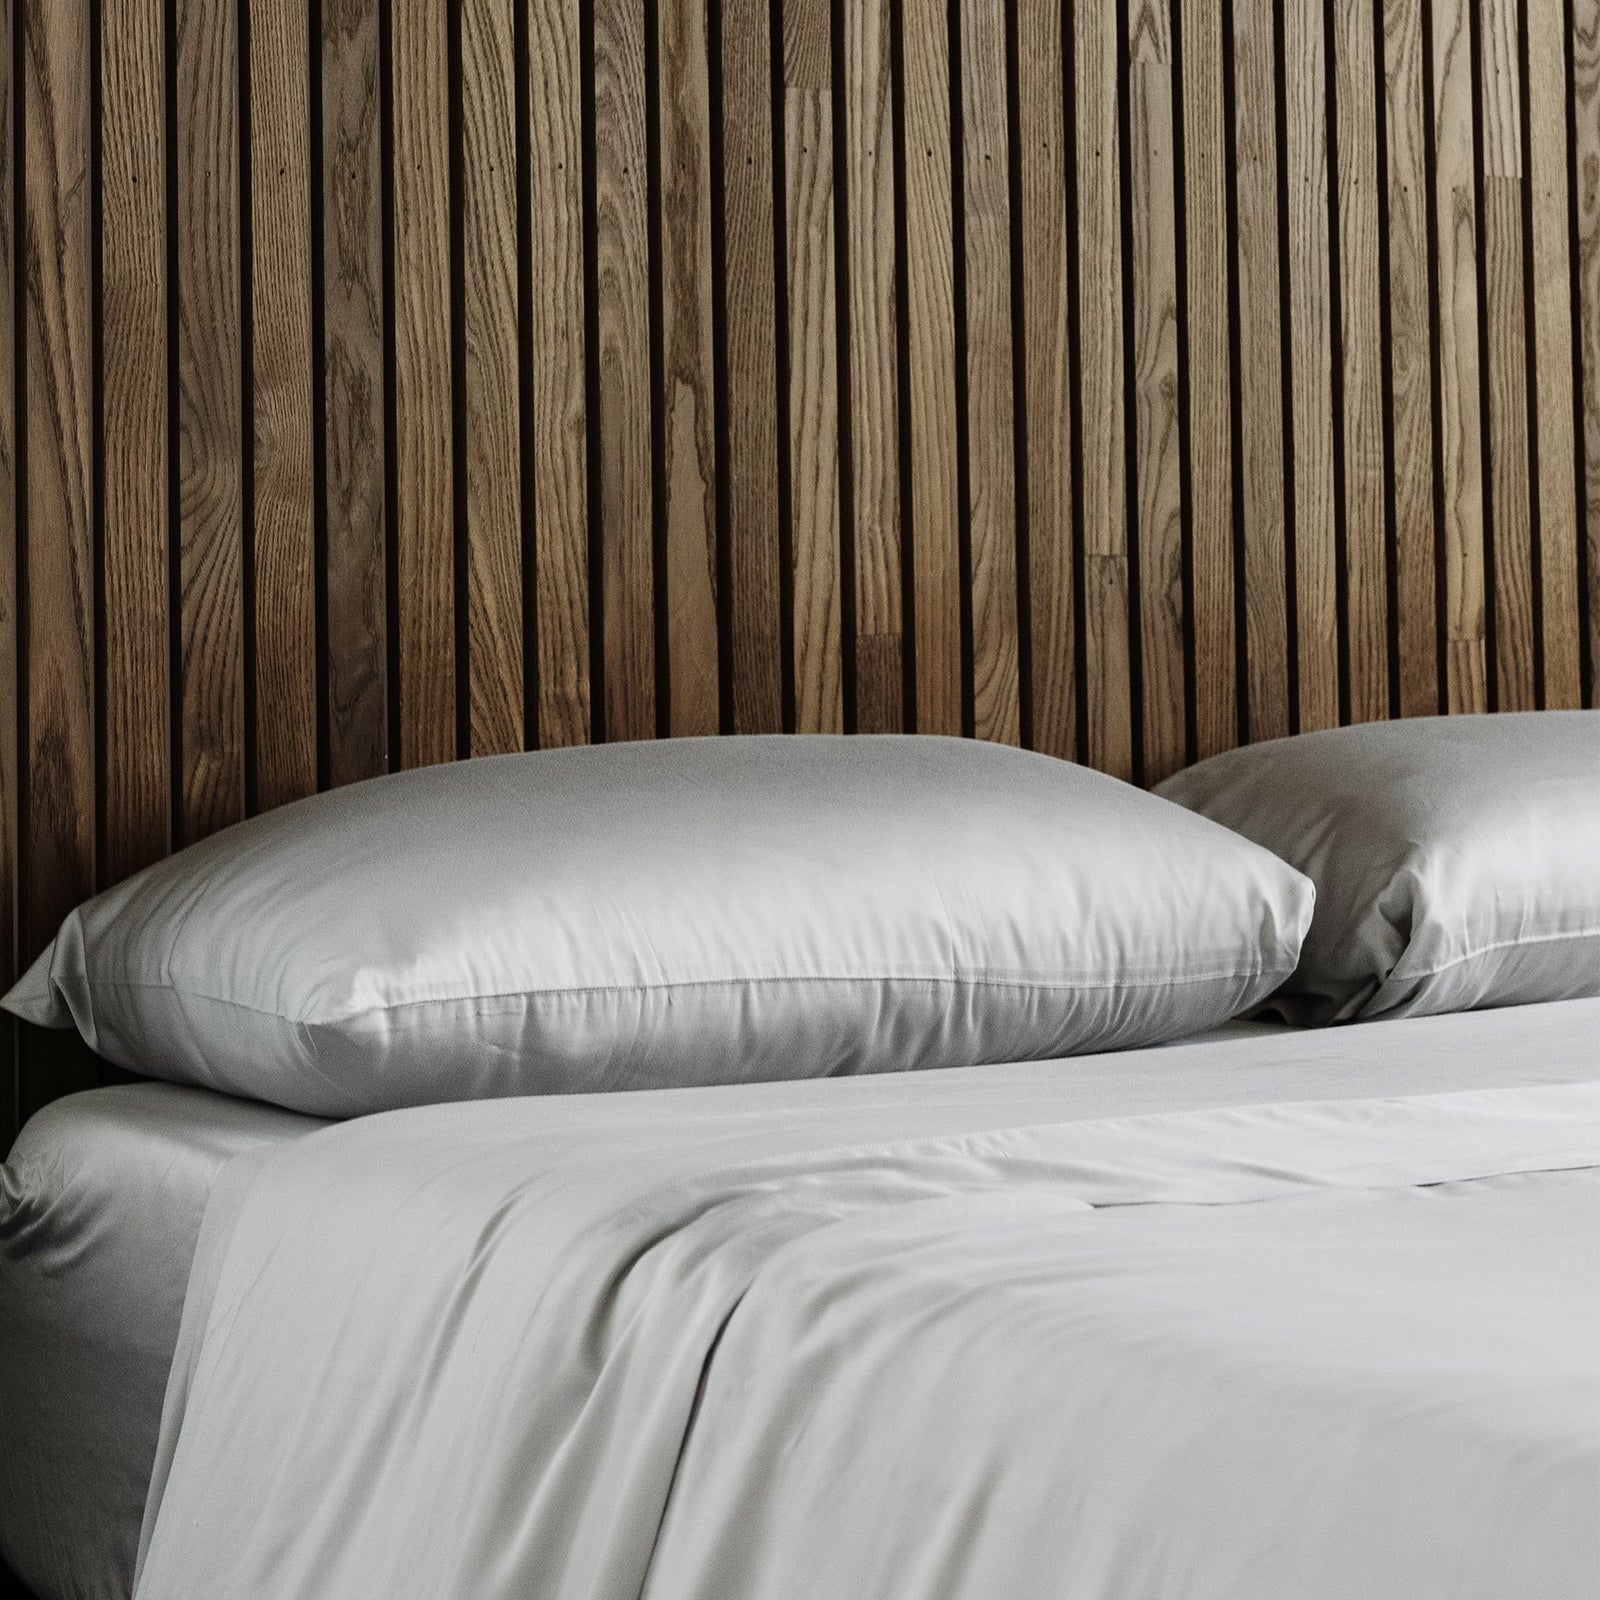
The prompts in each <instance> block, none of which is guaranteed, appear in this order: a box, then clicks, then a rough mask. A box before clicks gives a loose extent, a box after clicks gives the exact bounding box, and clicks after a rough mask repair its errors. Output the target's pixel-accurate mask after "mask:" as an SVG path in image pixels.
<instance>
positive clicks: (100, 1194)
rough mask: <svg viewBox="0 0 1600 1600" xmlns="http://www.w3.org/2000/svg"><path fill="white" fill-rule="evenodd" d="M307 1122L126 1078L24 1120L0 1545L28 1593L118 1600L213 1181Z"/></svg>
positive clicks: (3, 1314)
mask: <svg viewBox="0 0 1600 1600" xmlns="http://www.w3.org/2000/svg"><path fill="white" fill-rule="evenodd" d="M318 1126H320V1124H319V1123H317V1122H316V1121H315V1120H313V1119H311V1118H307V1117H300V1116H295V1115H293V1114H292V1113H289V1112H286V1111H278V1110H275V1109H273V1108H270V1107H266V1106H259V1105H254V1104H251V1103H248V1102H245V1101H240V1100H234V1099H230V1098H228V1097H227V1096H224V1095H220V1094H214V1093H212V1092H211V1091H209V1090H205V1089H190V1088H179V1087H176V1086H174V1085H170V1084H157V1083H139V1084H126V1085H119V1086H117V1087H114V1088H105V1089H93V1090H90V1091H88V1092H87V1093H84V1094H76V1095H71V1096H68V1097H67V1098H66V1099H63V1100H58V1101H56V1102H54V1103H53V1104H51V1105H49V1106H47V1107H45V1109H44V1110H42V1111H40V1112H39V1113H38V1114H37V1115H36V1116H35V1117H33V1118H32V1120H31V1121H30V1122H29V1123H28V1125H27V1127H26V1128H24V1129H23V1131H22V1134H21V1136H20V1137H19V1138H18V1140H17V1142H16V1145H15V1147H14V1148H13V1150H12V1152H11V1155H10V1158H9V1159H8V1160H7V1162H6V1164H5V1167H4V1168H3V1170H0V1439H3V1446H0V1549H3V1552H4V1554H5V1557H6V1559H7V1561H8V1562H9V1564H10V1565H11V1566H12V1568H13V1569H14V1570H15V1571H16V1573H17V1574H18V1575H19V1576H21V1577H23V1578H24V1579H25V1581H27V1582H28V1583H29V1584H30V1585H31V1586H32V1588H33V1589H34V1590H35V1592H36V1593H37V1594H38V1595H39V1596H40V1600H58V1597H63V1600H64V1597H72V1600H126V1597H127V1595H128V1593H129V1592H130V1589H131V1587H132V1578H133V1561H134V1554H135V1550H136V1548H137V1544H138V1536H139V1519H140V1516H141V1514H142V1513H143V1510H144V1500H145V1491H146V1488H147V1486H148V1484H149V1478H150V1464H151V1460H152V1458H153V1456H154V1454H155V1448H156V1434H157V1430H158V1427H159V1424H160V1418H161V1398H162V1393H163V1391H164V1389H165V1387H166V1381H167V1372H168V1369H169V1367H170V1366H171V1362H172V1351H173V1346H174V1344H175V1342H176V1339H177V1334H178V1323H179V1318H180V1316H181V1314H182V1310H183V1297H184V1289H185V1285H186V1284H187V1282H188V1277H189V1265H190V1261H191V1260H192V1258H193V1255H194V1248H195V1240H196V1237H197V1236H198V1234H199V1231H200V1223H201V1219H202V1217H203V1216H204V1214H205V1208H206V1201H207V1199H208V1197H209V1195H210V1193H211V1187H212V1183H213V1181H214V1180H215V1178H216V1175H217V1173H218V1172H219V1171H221V1170H222V1168H223V1167H224V1166H226V1165H227V1163H228V1162H229V1161H231V1160H232V1159H233V1158H234V1157H235V1156H238V1155H241V1154H243V1153H244V1152H246V1151H249V1150H259V1149H263V1148H266V1147H270V1146H274V1145H279V1144H282V1143H284V1142H285V1141H287V1140H292V1139H296V1138H299V1137H300V1136H301V1135H303V1134H304V1133H306V1132H307V1131H309V1130H310V1129H312V1128H315V1127H318Z"/></svg>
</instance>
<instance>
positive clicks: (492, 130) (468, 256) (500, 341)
mask: <svg viewBox="0 0 1600 1600" xmlns="http://www.w3.org/2000/svg"><path fill="white" fill-rule="evenodd" d="M641 53H642V47H641ZM515 67H516V58H515V54H514V49H513V44H512V0H465V3H464V4H463V6H462V11H461V106H462V111H463V124H464V125H463V129H462V186H463V194H462V234H463V243H464V248H463V252H462V256H463V273H464V280H465V281H464V283H463V295H462V298H463V313H464V323H465V333H466V339H465V345H466V366H467V370H466V421H467V441H466V443H467V448H466V471H467V484H466V489H467V573H466V582H467V638H468V648H467V672H468V680H469V683H468V694H469V718H470V728H471V753H472V754H473V755H475V756H480V755H504V754H506V753H507V752H509V751H512V750H520V749H521V748H522V745H523V705H522V676H523V668H522V661H523V656H522V458H521V413H520V410H519V407H518V392H519V391H518V370H517V363H518V357H519V351H518V348H517V152H516V137H517V131H516V123H517V116H516V99H517V86H516V81H515ZM617 137H618V138H619V139H620V138H621V129H620V127H619V128H618V129H617ZM607 143H610V140H609V139H608V140H607ZM638 182H639V186H640V189H641V191H642V189H643V186H644V171H643V161H642V160H641V162H640V165H639V173H638ZM640 345H641V360H644V361H646V362H648V351H649V341H648V335H647V334H646V337H645V338H643V339H641V341H640ZM646 370H647V371H648V366H647V367H646ZM646 404H647V405H648V402H646ZM646 440H647V441H648V432H647V434H646ZM638 470H640V471H643V472H648V471H649V455H648V448H647V449H646V451H645V454H644V460H643V462H642V463H641V464H640V467H639V469H638ZM646 537H647V540H648V533H647V536H646ZM647 549H648V543H647ZM647 592H648V590H647ZM644 668H645V671H644V679H645V682H646V683H649V682H650V681H651V678H650V663H649V660H648V659H646V661H645V663H644ZM648 731H649V732H651V733H653V732H654V731H655V729H654V726H653V723H652V725H651V726H650V728H649V729H648Z"/></svg>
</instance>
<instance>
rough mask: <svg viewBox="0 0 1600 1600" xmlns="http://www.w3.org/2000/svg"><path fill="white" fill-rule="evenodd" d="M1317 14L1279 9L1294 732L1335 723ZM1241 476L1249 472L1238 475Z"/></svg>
mask: <svg viewBox="0 0 1600 1600" xmlns="http://www.w3.org/2000/svg"><path fill="white" fill-rule="evenodd" d="M1322 23H1323V14H1322V11H1321V9H1320V8H1317V7H1312V6H1308V5H1303V4H1301V5H1291V6H1286V7H1285V8H1284V22H1283V33H1284V41H1283V57H1284V70H1283V92H1284V128H1285V135H1286V137H1285V146H1284V150H1283V153H1282V160H1283V162H1284V166H1285V177H1286V180H1287V185H1286V192H1287V195H1288V229H1287V242H1288V261H1287V268H1288V273H1289V318H1288V325H1287V328H1286V329H1285V334H1286V337H1287V338H1288V341H1289V366H1290V373H1291V386H1290V394H1291V412H1292V422H1293V428H1292V434H1291V437H1290V440H1289V452H1290V464H1291V470H1292V474H1293V483H1294V570H1295V622H1296V628H1295V655H1296V669H1297V670H1296V681H1297V684H1298V690H1299V704H1298V706H1297V707H1296V722H1297V725H1298V726H1299V727H1300V728H1302V729H1307V730H1309V729H1313V728H1331V727H1335V726H1337V724H1338V721H1339V612H1338V584H1339V576H1338V566H1339V561H1338V546H1337V542H1336V541H1337V532H1336V529H1335V526H1334V523H1335V516H1334V513H1335V505H1334V484H1333V426H1334V423H1333V340H1334V330H1333V326H1332V311H1333V290H1332V281H1331V277H1330V272H1329V265H1330V258H1329V247H1330V222H1329V215H1328V211H1329V182H1330V178H1331V174H1330V172H1329V164H1328V138H1327V135H1328V105H1327V96H1326V92H1325V86H1326V83H1327V56H1326V52H1327V49H1328V41H1327V40H1326V39H1325V38H1324V37H1323V26H1322ZM1247 470H1248V469H1247Z"/></svg>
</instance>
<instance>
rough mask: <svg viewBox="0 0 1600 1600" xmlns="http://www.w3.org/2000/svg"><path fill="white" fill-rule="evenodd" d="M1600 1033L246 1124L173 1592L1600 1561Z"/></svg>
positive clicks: (1384, 1579) (820, 1586) (764, 1586)
mask: <svg viewBox="0 0 1600 1600" xmlns="http://www.w3.org/2000/svg"><path fill="white" fill-rule="evenodd" d="M1597 1038H1600V1002H1593V1001H1584V1002H1569V1003H1565V1004H1561V1005H1552V1006H1544V1007H1538V1008H1527V1009H1524V1010H1522V1011H1520V1012H1516V1013H1511V1012H1501V1013H1491V1014H1478V1015H1474V1016H1464V1017H1443V1018H1428V1019H1422V1020H1418V1021H1406V1022H1389V1023H1378V1024H1370V1025H1366V1026H1363V1027H1360V1028H1352V1029H1345V1030H1340V1031H1338V1032H1335V1033H1323V1034H1315V1035H1304V1034H1297V1035H1283V1034H1276V1035H1268V1036H1262V1037H1257V1038H1252V1039H1246V1040H1232V1041H1226V1042H1220V1041H1219V1042H1212V1043H1209V1044H1201V1045H1192V1046H1189V1047H1185V1048H1183V1049H1180V1050H1168V1051H1152V1052H1140V1053H1138V1054H1137V1055H1129V1056H1123V1057H1117V1058H1109V1059H1105V1058H1102V1059H1099V1060H1091V1061H1078V1062H1070V1063H1056V1064H1036V1065H1032V1066H1023V1067H1005V1068H994V1069H983V1070H979V1071H972V1072H966V1073H956V1074H927V1075H922V1076H919V1077H917V1078H913V1079H900V1080H876V1081H873V1080H857V1081H854V1082H844V1083H824V1084H803V1085H784V1086H763V1087H761V1088H754V1089H752V1088H742V1089H735V1090H705V1091H695V1092H693V1093H687V1092H685V1093H679V1094H673V1095H670V1096H661V1095H657V1096H613V1097H607V1098H604V1099H600V1098H594V1099H587V1098H584V1099H576V1098H575V1099H569V1100H546V1101H521V1102H500V1103H497V1104H493V1105H457V1106H448V1107H440V1108H434V1109H431V1110H422V1111H409V1112H400V1113H395V1114H392V1115H388V1116H381V1117H371V1118H366V1119H362V1120H361V1121H358V1122H354V1123H348V1124H343V1125H341V1126H339V1127H336V1128H331V1129H328V1130H326V1131H324V1132H320V1133H317V1134H314V1135H313V1136H311V1137H309V1138H306V1139H304V1140H301V1141H298V1142H297V1143H295V1144H294V1145H292V1146H288V1147H285V1148H283V1149H280V1150H278V1151H276V1152H273V1153H270V1154H266V1155H252V1156H246V1157H243V1158H241V1159H240V1160H239V1161H236V1162H235V1163H234V1164H233V1165H232V1166H231V1167H230V1168H229V1169H228V1171H227V1172H226V1173H225V1174H224V1175H223V1177H222V1179H221V1180H220V1181H219V1184H218V1186H217V1189H216V1192H215V1196H214V1199H213V1202H212V1205H211V1208H210V1210H209V1212H208V1215H207V1219H206V1223H205V1227H204V1229H203V1232H202V1237H201V1242H200V1245H199V1248H198V1251H197V1254H196V1260H195V1268H194V1272H193V1275H192V1278H191V1284H190V1292H189V1296H188V1299H187V1302H186V1305H185V1310H184V1321H183V1330H182V1334H181V1337H180V1346H179V1352H178V1356H177V1359H176V1361H175V1363H174V1368H173V1378H172V1382H171V1384H170V1386H169V1390H168V1395H167V1406H166V1412H165V1415H164V1418H163V1424H162V1436H161V1444H160V1447H159V1451H158V1460H157V1466H156V1473H155V1477H154V1480H153V1483H152V1489H151V1497H150V1501H149V1505H148V1507H147V1511H146V1519H145V1531H144V1539H143V1545H142V1550H141V1573H140V1578H139V1582H138V1586H137V1594H138V1596H139V1597H140V1600H177V1597H180V1596H193V1595H198V1594H228V1595H229V1596H232V1597H237V1600H266V1597H268V1596H278V1595H284V1594H294V1595H297V1596H308V1597H310V1596H319V1597H328V1600H334V1597H349V1600H356V1597H366V1596H370V1595H372V1594H376V1593H382V1594H389V1593H393V1594H417V1595H438V1594H453V1595H471V1596H473V1597H474V1600H496V1597H500V1596H504V1597H506V1600H510V1597H512V1596H517V1597H526V1596H540V1597H572V1600H638V1597H640V1596H648V1597H651V1600H675V1597H679V1596H682V1597H685V1600H687V1597H689V1596H705V1595H716V1596H717V1597H718V1600H742V1597H749V1600H787V1597H789V1596H794V1597H797V1600H798V1597H800V1596H811V1595H817V1594H845V1593H848V1594H856V1595H863V1596H865V1595H885V1596H894V1597H896V1600H900V1597H914V1596H930V1597H931V1596H938V1597H941V1600H946V1597H947V1600H969V1597H970V1600H980V1597H989V1596H993V1595H997V1594H1005V1595H1007V1596H1014V1597H1018V1600H1029V1597H1033V1596H1038V1597H1040V1600H1044V1597H1046V1596H1050V1597H1057V1596H1060V1595H1063V1594H1067V1595H1072V1596H1075V1597H1084V1600H1100V1597H1104V1600H1113V1597H1114V1600H1140V1597H1144V1596H1151V1597H1157V1596H1159V1597H1167V1596H1171V1597H1173V1600H1177V1597H1179V1596H1181V1597H1183V1600H1194V1597H1196V1596H1211V1595H1215V1596H1219V1597H1220V1596H1224V1595H1226V1596H1230V1597H1235V1600H1238V1597H1244V1600H1249V1597H1253V1596H1261V1597H1263V1600H1265V1597H1269V1596H1270V1597H1272V1600H1279V1597H1281V1596H1283V1595H1286V1594H1293V1595H1295V1596H1297V1597H1298V1600H1322V1597H1328V1600H1332V1597H1333V1596H1340V1597H1344V1596H1348V1595H1351V1594H1361V1595H1363V1596H1366V1597H1374V1600H1376V1597H1381V1596H1389V1595H1393V1596H1395V1597H1396V1600H1398V1597H1400V1596H1404V1597H1406V1600H1426V1597H1429V1596H1438V1597H1439V1600H1446V1597H1448V1600H1466V1597H1471V1596H1477V1595H1482V1596H1483V1597H1485V1600H1489V1597H1491V1596H1492V1597H1494V1600H1502V1597H1503V1596H1505V1595H1506V1594H1512V1593H1517V1594H1538V1595H1539V1596H1541V1600H1567V1597H1571V1600H1579V1597H1585V1600H1587V1597H1590V1596H1592V1594H1593V1593H1594V1592H1595V1586H1596V1583H1597V1581H1600V1529H1597V1525H1596V1521H1595V1518H1594V1517H1593V1514H1592V1513H1593V1508H1594V1505H1595V1503H1596V1497H1597V1495H1600V1271H1597V1267H1596V1263H1597V1262H1600V1251H1597V1248H1596V1247H1597V1246H1600V1181H1597V1178H1596V1168H1597V1167H1600V1085H1597V1084H1596V1083H1594V1082H1593V1081H1592V1080H1593V1079H1594V1077H1595V1075H1596V1068H1597V1065H1600V1063H1597V1052H1596V1044H1595V1041H1596V1039H1597ZM1375 1094H1376V1095H1377V1096H1378V1097H1377V1098H1373V1096H1374V1095H1375Z"/></svg>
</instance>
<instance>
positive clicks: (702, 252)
mask: <svg viewBox="0 0 1600 1600" xmlns="http://www.w3.org/2000/svg"><path fill="white" fill-rule="evenodd" d="M658 15H659V22H658V37H659V39H660V49H659V53H658V59H659V62H660V79H661V93H660V101H661V129H660V149H661V155H660V162H661V190H660V192H661V301H662V321H663V323H664V328H663V335H662V346H663V361H662V366H663V369H664V393H663V395H662V418H661V424H662V448H663V451H664V453H665V456H666V460H665V463H664V465H665V472H664V477H665V480H666V499H667V504H666V516H665V520H666V541H667V555H666V561H667V640H666V649H667V674H668V684H669V699H670V708H671V712H670V722H671V732H673V733H674V734H708V733H715V732H716V731H717V719H718V687H717V659H718V639H717V600H716V590H717V521H716V519H717V501H716V471H717V468H716V369H715V362H714V358H713V356H712V348H711V326H712V285H711V98H710V88H709V82H708V68H707V61H708V57H707V54H706V10H705V0H674V3H673V4H670V5H663V6H661V7H660V10H659V13H658ZM798 604H799V598H798V592H797V596H796V606H797V607H798Z"/></svg>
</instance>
